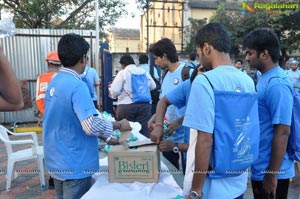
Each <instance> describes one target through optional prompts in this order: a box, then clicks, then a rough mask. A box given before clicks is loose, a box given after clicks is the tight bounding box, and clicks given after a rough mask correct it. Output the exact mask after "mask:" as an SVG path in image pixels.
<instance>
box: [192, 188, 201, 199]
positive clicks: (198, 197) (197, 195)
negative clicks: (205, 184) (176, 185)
mask: <svg viewBox="0 0 300 199" xmlns="http://www.w3.org/2000/svg"><path fill="white" fill-rule="evenodd" d="M202 196H203V194H202V192H197V191H193V190H191V192H190V197H191V199H201V198H202Z"/></svg>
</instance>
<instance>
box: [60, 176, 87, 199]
mask: <svg viewBox="0 0 300 199" xmlns="http://www.w3.org/2000/svg"><path fill="white" fill-rule="evenodd" d="M91 186H92V177H87V178H82V179H75V180H65V181H61V180H57V179H54V187H55V192H56V199H77V198H78V199H80V198H81V197H82V196H83V195H84V194H85V193H86V192H87V191H88V190H89V189H90V188H91Z"/></svg>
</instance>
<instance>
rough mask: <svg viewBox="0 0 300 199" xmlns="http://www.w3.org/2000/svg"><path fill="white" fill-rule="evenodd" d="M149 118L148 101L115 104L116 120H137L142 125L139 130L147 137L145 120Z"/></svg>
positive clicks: (149, 107) (149, 105) (149, 106)
mask: <svg viewBox="0 0 300 199" xmlns="http://www.w3.org/2000/svg"><path fill="white" fill-rule="evenodd" d="M150 118H151V104H150V103H132V104H120V105H118V106H117V111H116V120H122V119H127V120H129V121H132V122H139V123H140V124H141V125H142V129H141V130H140V132H141V133H142V134H143V135H144V136H146V137H149V134H148V125H147V122H148V120H150Z"/></svg>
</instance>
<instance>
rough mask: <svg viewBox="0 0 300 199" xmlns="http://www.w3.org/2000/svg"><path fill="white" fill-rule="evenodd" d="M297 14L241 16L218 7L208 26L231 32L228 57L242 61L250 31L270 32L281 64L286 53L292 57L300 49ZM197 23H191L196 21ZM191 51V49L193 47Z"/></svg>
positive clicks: (280, 12) (262, 13)
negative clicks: (263, 29) (277, 41)
mask: <svg viewBox="0 0 300 199" xmlns="http://www.w3.org/2000/svg"><path fill="white" fill-rule="evenodd" d="M299 19H300V11H299V10H296V11H288V10H285V11H278V10H277V11H266V10H262V9H261V10H259V9H256V10H255V11H254V12H252V13H251V12H249V13H247V14H244V15H242V14H241V11H240V10H237V11H232V10H230V11H229V10H226V9H225V6H224V4H223V3H221V4H220V5H219V7H218V9H217V10H216V12H215V13H214V15H213V16H212V17H211V18H210V20H209V21H210V22H217V23H221V24H223V25H224V26H225V27H226V28H227V30H228V31H229V32H230V36H231V43H232V48H231V52H230V54H231V56H232V57H233V58H237V57H241V56H243V55H242V44H243V38H244V37H245V36H246V34H248V33H249V32H250V31H252V30H254V29H255V28H259V27H267V28H273V29H274V31H275V32H276V34H277V35H278V37H279V39H280V42H281V54H282V57H283V61H285V60H287V59H288V56H287V53H292V52H293V51H295V50H299V49H300V20H299ZM195 20H196V19H191V21H195ZM199 27H201V26H199V25H197V26H195V27H191V30H190V31H191V32H195V31H196V30H197V29H198V28H199ZM194 39H195V38H193V34H191V38H190V42H189V43H188V45H187V47H186V50H187V51H188V50H189V49H190V46H192V44H191V43H193V41H194ZM192 48H193V47H192Z"/></svg>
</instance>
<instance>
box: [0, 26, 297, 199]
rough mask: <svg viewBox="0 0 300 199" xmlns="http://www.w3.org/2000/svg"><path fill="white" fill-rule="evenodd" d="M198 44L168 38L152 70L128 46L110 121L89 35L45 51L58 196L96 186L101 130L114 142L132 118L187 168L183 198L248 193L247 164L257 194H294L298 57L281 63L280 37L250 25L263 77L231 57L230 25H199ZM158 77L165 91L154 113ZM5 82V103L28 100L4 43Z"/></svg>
mask: <svg viewBox="0 0 300 199" xmlns="http://www.w3.org/2000/svg"><path fill="white" fill-rule="evenodd" d="M195 44H196V51H197V53H193V54H191V55H190V56H189V59H188V60H187V61H185V62H182V63H180V62H179V59H178V54H177V50H176V47H175V45H174V43H173V42H172V41H171V40H170V39H168V38H162V39H160V40H159V41H157V42H156V43H154V44H153V45H152V46H151V48H150V50H149V53H151V54H152V56H153V57H154V61H155V66H154V68H152V69H151V67H153V66H150V65H149V64H148V61H149V58H148V56H147V55H146V54H143V55H141V56H140V57H139V65H137V64H135V62H134V59H133V58H132V57H131V56H130V55H129V54H124V55H123V56H122V57H121V58H120V62H119V63H120V64H121V66H122V69H121V70H120V71H118V73H117V74H116V76H115V78H114V81H113V82H112V84H111V87H110V96H111V97H112V98H114V99H116V100H117V104H118V105H117V109H116V115H115V119H116V121H115V122H110V121H106V120H104V119H102V118H101V117H99V112H98V111H97V109H99V106H98V104H97V100H98V99H97V93H96V92H95V88H96V87H97V86H99V84H100V83H99V77H98V75H97V73H96V71H95V70H94V69H93V68H91V67H88V66H87V64H88V57H87V54H88V51H89V44H88V43H87V42H86V41H85V39H84V38H83V37H81V36H80V35H76V34H66V35H64V36H63V37H62V38H61V39H60V41H59V43H58V47H57V51H54V52H50V53H49V54H48V56H47V57H46V62H47V65H48V69H49V70H48V72H47V73H45V74H42V75H40V76H39V77H38V81H37V95H36V99H37V106H38V108H39V110H40V112H41V115H42V117H41V120H42V124H41V125H42V128H43V145H44V155H45V165H46V169H47V171H48V172H49V173H50V175H51V178H53V183H54V187H55V191H56V197H57V198H80V197H81V196H82V195H84V194H85V193H86V192H87V191H88V190H89V188H90V187H91V183H92V182H91V177H92V173H90V172H86V171H97V170H98V169H99V159H98V137H101V138H102V139H104V140H108V141H109V140H110V138H111V135H112V132H113V131H114V130H116V129H119V130H120V131H126V130H131V127H130V124H129V121H133V122H139V123H140V124H141V126H142V128H141V131H140V132H141V134H143V135H144V136H146V137H148V138H150V139H151V140H152V141H153V142H155V143H156V144H157V145H158V148H159V150H160V151H161V152H162V154H163V156H164V157H165V158H166V159H167V160H169V161H170V162H171V163H172V164H173V165H174V166H175V167H176V168H177V169H182V172H183V174H184V183H183V198H188V199H199V198H206V199H215V198H216V199H217V198H225V199H242V198H243V194H244V192H245V191H246V189H247V182H248V177H249V173H251V176H250V177H251V184H252V189H253V197H254V198H255V199H264V198H266V199H269V198H278V199H285V198H287V195H288V188H289V183H290V178H293V177H294V175H295V170H294V160H293V159H291V158H290V156H289V155H288V154H287V152H286V151H287V145H288V138H289V134H290V126H291V121H292V112H293V93H294V92H295V91H298V90H299V87H300V80H299V72H298V62H297V61H293V62H292V65H291V68H290V69H289V70H288V71H285V70H283V69H282V68H281V67H280V66H279V63H278V60H279V56H280V44H279V39H278V37H277V36H276V34H275V33H274V31H273V30H272V29H267V28H257V29H255V30H253V31H251V32H249V33H248V35H247V36H246V37H245V39H244V43H243V48H244V49H245V52H246V55H245V61H247V62H248V63H249V66H250V68H251V69H254V70H255V74H256V75H257V77H256V79H255V78H254V76H251V74H250V73H249V75H248V73H247V71H246V70H245V69H244V68H243V66H242V65H243V61H242V60H241V59H239V60H236V61H235V63H234V64H233V63H232V59H231V57H230V54H229V52H230V47H231V41H230V36H229V33H228V31H227V30H226V28H225V27H224V26H223V25H221V24H218V23H209V24H207V25H205V26H203V27H202V28H200V29H199V30H198V31H197V33H196V35H195ZM197 56H198V60H196V57H197ZM199 63H200V64H199ZM62 66H63V67H62ZM157 67H159V68H157ZM158 69H159V70H161V71H162V73H161V75H158V72H157V71H158ZM251 77H252V78H251ZM155 80H156V81H158V82H159V83H160V96H159V98H160V100H159V101H158V103H157V105H155V107H154V109H156V110H155V113H154V114H153V105H152V98H153V96H152V95H151V91H153V90H154V89H155V88H156V87H157V82H156V81H155ZM0 81H1V84H0V85H1V87H0V93H1V95H0V110H2V111H9V110H18V109H20V108H21V107H22V106H23V104H22V96H21V91H20V87H19V85H18V84H17V80H16V77H15V75H14V73H13V71H12V69H11V66H10V64H9V63H8V61H7V59H6V57H5V56H4V54H3V50H2V48H0ZM8 85H9V87H10V88H14V89H7V88H8ZM238 104H239V105H238ZM220 107H221V108H220ZM237 107H239V108H237ZM250 130H251V133H252V135H250V134H249V131H250ZM233 132H234V133H233ZM254 135H255V136H254ZM220 149H221V150H220ZM224 153H225V154H226V155H223V154H224ZM233 160H234V161H233ZM232 162H234V163H232ZM224 169H225V170H226V169H232V171H239V172H238V173H237V172H232V173H230V172H229V173H228V172H227V171H224ZM62 171H63V172H62Z"/></svg>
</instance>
